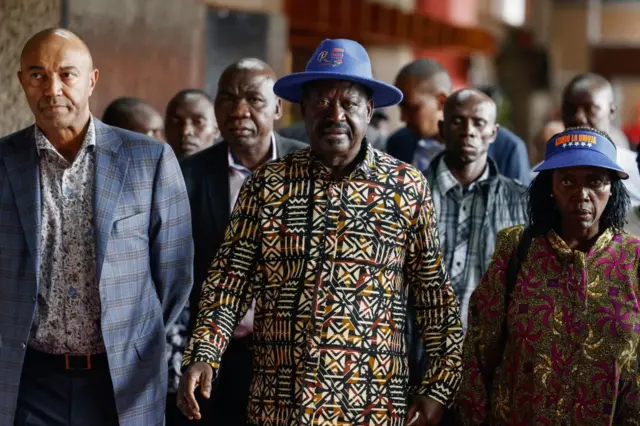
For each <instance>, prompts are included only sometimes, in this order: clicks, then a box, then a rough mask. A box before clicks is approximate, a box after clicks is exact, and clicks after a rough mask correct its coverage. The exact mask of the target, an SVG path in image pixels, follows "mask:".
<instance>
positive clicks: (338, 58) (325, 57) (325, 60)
mask: <svg viewBox="0 0 640 426" xmlns="http://www.w3.org/2000/svg"><path fill="white" fill-rule="evenodd" d="M343 57H344V49H343V48H341V47H334V48H333V49H331V55H329V52H328V51H326V50H323V51H322V52H320V53H319V54H318V62H319V63H320V64H321V65H330V66H332V67H337V66H339V65H342V58H343Z"/></svg>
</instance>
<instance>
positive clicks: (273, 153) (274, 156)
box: [228, 132, 278, 176]
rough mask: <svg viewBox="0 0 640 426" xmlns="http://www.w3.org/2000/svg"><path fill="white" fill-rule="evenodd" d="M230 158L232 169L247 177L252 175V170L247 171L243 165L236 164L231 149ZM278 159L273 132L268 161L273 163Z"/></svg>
mask: <svg viewBox="0 0 640 426" xmlns="http://www.w3.org/2000/svg"><path fill="white" fill-rule="evenodd" d="M228 156H229V168H230V169H233V170H237V171H239V172H241V173H244V174H246V175H247V176H248V175H250V174H251V170H249V169H247V168H246V167H245V166H243V165H242V164H238V163H236V162H235V160H234V158H233V154H231V148H229V149H228ZM277 158H278V152H277V149H276V135H275V134H274V133H273V132H271V156H270V157H269V160H268V161H273V160H276V159H277Z"/></svg>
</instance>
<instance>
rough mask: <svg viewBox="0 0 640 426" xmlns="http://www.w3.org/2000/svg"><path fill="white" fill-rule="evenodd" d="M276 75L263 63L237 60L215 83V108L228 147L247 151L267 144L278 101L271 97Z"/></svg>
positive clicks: (277, 116) (278, 113)
mask: <svg viewBox="0 0 640 426" xmlns="http://www.w3.org/2000/svg"><path fill="white" fill-rule="evenodd" d="M276 79H277V77H276V74H275V72H273V69H272V68H271V67H270V66H269V65H268V64H267V63H265V62H263V61H261V60H259V59H255V58H245V59H241V60H239V61H237V62H235V63H233V64H231V65H229V66H228V67H227V68H226V69H225V70H224V72H223V73H222V75H221V76H220V80H219V81H218V93H217V95H216V101H215V107H216V117H217V119H218V124H219V126H220V132H221V133H222V136H223V138H224V139H225V141H227V142H228V143H229V144H230V145H231V146H232V147H234V148H236V147H237V148H239V149H249V148H252V147H256V146H262V147H265V146H267V145H268V144H270V143H271V135H272V133H273V127H274V122H275V121H276V120H278V119H280V117H281V116H282V101H281V100H280V99H279V98H278V97H277V96H276V95H275V94H274V93H273V85H274V84H275V82H276Z"/></svg>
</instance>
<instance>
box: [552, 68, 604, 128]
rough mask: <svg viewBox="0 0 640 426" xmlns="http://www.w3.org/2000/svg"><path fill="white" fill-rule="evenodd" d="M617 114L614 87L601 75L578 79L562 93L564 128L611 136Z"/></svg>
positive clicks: (590, 74)
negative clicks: (583, 128) (599, 132)
mask: <svg viewBox="0 0 640 426" xmlns="http://www.w3.org/2000/svg"><path fill="white" fill-rule="evenodd" d="M615 111H616V107H615V104H614V99H613V87H612V86H611V83H609V81H608V80H607V79H606V78H604V77H602V76H600V75H598V74H594V73H583V74H579V75H577V76H576V77H574V78H573V79H572V80H571V81H570V82H569V84H567V86H566V87H565V89H564V91H563V93H562V122H563V124H564V125H565V127H579V126H588V127H592V128H595V129H597V130H600V131H603V132H609V131H610V128H611V122H612V120H613V117H614V115H615Z"/></svg>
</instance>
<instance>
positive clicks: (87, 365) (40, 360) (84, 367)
mask: <svg viewBox="0 0 640 426" xmlns="http://www.w3.org/2000/svg"><path fill="white" fill-rule="evenodd" d="M25 362H29V363H31V362H33V363H36V364H37V365H39V366H47V367H49V368H51V369H55V370H59V371H89V370H94V369H105V368H106V369H108V368H109V363H108V361H107V355H106V354H97V355H91V354H85V355H77V354H73V355H71V354H65V355H52V354H47V353H44V352H40V351H36V350H35V349H31V348H27V352H26V354H25Z"/></svg>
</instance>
